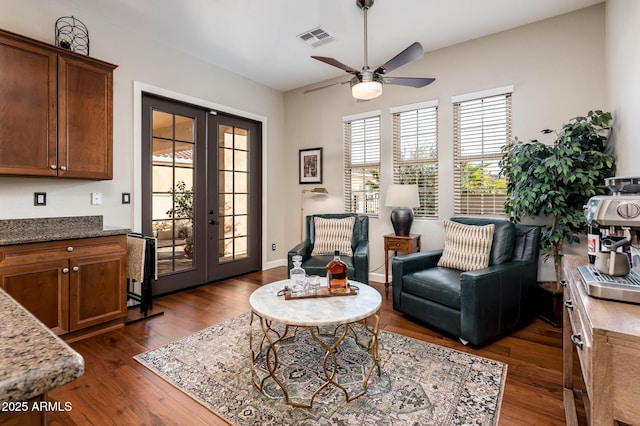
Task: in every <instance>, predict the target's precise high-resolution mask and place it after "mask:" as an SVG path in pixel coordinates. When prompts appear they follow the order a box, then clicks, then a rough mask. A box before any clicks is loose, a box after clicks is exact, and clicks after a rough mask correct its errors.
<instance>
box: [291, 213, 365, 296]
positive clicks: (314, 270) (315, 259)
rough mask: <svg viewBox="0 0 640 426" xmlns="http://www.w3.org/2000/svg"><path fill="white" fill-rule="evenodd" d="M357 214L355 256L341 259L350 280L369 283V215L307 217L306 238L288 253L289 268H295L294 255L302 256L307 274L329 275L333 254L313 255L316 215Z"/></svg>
mask: <svg viewBox="0 0 640 426" xmlns="http://www.w3.org/2000/svg"><path fill="white" fill-rule="evenodd" d="M350 216H355V222H354V224H353V236H352V238H351V249H352V251H353V257H349V256H340V259H341V260H342V261H343V262H344V263H346V264H347V268H348V275H349V279H350V280H355V281H359V282H361V283H365V284H369V216H366V215H359V214H355V213H335V214H317V215H311V216H307V217H306V221H305V223H306V239H305V240H304V241H303V242H301V243H300V244H298V245H296V246H295V247H294V248H292V249H291V250H289V253H288V256H287V257H288V270H289V271H291V268H293V260H292V258H293V256H295V255H297V254H299V255H300V256H302V268H303V269H304V270H305V272H306V273H307V275H319V276H321V277H325V276H327V271H326V266H327V264H328V263H329V262H330V261H331V260H332V259H333V255H322V256H311V252H312V251H313V245H314V243H315V238H316V235H315V229H314V220H313V218H314V217H322V218H326V219H342V218H345V217H350Z"/></svg>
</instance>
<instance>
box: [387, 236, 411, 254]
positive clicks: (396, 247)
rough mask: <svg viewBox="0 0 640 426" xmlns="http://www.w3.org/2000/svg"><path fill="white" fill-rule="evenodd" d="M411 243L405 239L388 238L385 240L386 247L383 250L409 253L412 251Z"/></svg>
mask: <svg viewBox="0 0 640 426" xmlns="http://www.w3.org/2000/svg"><path fill="white" fill-rule="evenodd" d="M411 242H412V241H411V240H406V239H400V238H389V239H387V246H386V247H385V250H393V251H402V252H410V251H412V250H411Z"/></svg>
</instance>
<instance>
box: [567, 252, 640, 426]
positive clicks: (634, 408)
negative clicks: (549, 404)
mask: <svg viewBox="0 0 640 426" xmlns="http://www.w3.org/2000/svg"><path fill="white" fill-rule="evenodd" d="M586 264H587V259H586V257H580V256H565V260H564V278H565V280H566V287H565V289H564V301H565V312H564V330H563V364H564V374H563V376H564V377H563V381H564V404H565V415H566V421H567V425H569V426H574V425H578V424H579V421H578V416H577V415H576V406H577V404H576V400H582V401H583V404H584V406H585V413H586V417H587V421H588V423H589V424H591V425H636V424H638V421H639V419H640V405H638V395H639V394H640V305H636V304H631V303H623V302H616V301H611V300H604V299H597V298H595V297H592V296H589V295H588V294H587V292H586V290H585V287H584V285H583V283H582V281H581V279H580V276H579V273H578V271H577V267H578V266H580V265H586ZM576 358H577V361H579V362H575V361H576ZM574 366H576V367H577V366H579V371H575V372H574ZM577 375H580V376H582V380H581V381H582V382H584V385H585V387H586V393H585V392H583V391H582V390H581V387H580V386H578V384H580V385H581V383H580V381H579V380H576V376H577Z"/></svg>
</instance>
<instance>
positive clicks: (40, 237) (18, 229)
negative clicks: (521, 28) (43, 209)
mask: <svg viewBox="0 0 640 426" xmlns="http://www.w3.org/2000/svg"><path fill="white" fill-rule="evenodd" d="M102 222H103V219H102V216H74V217H54V218H33V219H4V220H0V246H8V245H13V244H27V243H40V242H46V241H60V240H73V239H77V238H93V237H105V236H109V235H123V234H128V233H129V232H131V230H130V229H129V228H123V227H117V226H105V225H103V223H102Z"/></svg>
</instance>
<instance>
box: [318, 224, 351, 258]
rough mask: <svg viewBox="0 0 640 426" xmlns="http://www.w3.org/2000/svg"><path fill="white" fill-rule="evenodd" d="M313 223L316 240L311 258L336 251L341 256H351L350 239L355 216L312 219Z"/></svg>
mask: <svg viewBox="0 0 640 426" xmlns="http://www.w3.org/2000/svg"><path fill="white" fill-rule="evenodd" d="M313 221H314V227H315V232H316V238H315V242H314V244H313V251H312V252H311V256H319V255H327V254H333V253H334V252H335V251H336V250H338V251H340V255H341V256H353V252H352V250H351V238H352V236H353V224H354V223H355V221H356V218H355V216H349V217H345V218H343V219H327V218H324V217H314V218H313Z"/></svg>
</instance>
